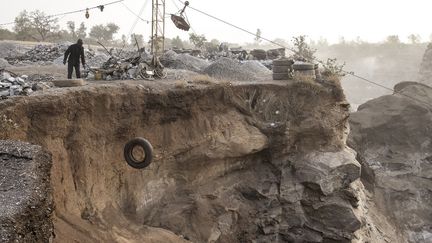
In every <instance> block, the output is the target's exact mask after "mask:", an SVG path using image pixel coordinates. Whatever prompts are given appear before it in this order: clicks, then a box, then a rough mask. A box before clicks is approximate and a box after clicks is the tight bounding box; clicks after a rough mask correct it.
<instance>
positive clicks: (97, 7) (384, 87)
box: [0, 0, 432, 106]
mask: <svg viewBox="0 0 432 243" xmlns="http://www.w3.org/2000/svg"><path fill="white" fill-rule="evenodd" d="M123 1H125V0H117V1H113V2H109V3H105V4H100V5H97V6H94V7H90V8H85V9H79V10H75V11H70V12H64V13H58V14H53V15H48V16H47V17H49V18H55V17H60V16H62V17H64V16H66V15H69V14H75V13H80V12H85V11H89V10H92V9H100V10H101V11H103V8H104V7H105V6H109V5H113V4H117V3H122V5H123V6H124V7H125V8H126V9H127V10H128V11H129V12H130V13H131V14H133V15H134V16H135V17H136V20H135V22H134V24H133V25H132V27H131V30H130V32H132V31H133V29H134V28H135V26H136V24H137V22H138V20H141V21H143V22H146V23H149V22H150V21H148V20H145V19H143V18H142V17H141V15H142V12H143V10H144V8H145V6H146V3H147V1H146V2H145V3H144V5H143V7H142V8H141V10H140V12H139V14H136V13H135V12H133V11H132V10H131V9H130V8H129V7H127V5H125V4H124V3H123ZM178 1H179V2H180V3H182V4H183V5H184V4H185V2H184V1H182V0H178ZM172 2H173V3H174V5H175V6H176V7H177V8H179V7H178V5H177V4H176V3H175V2H174V1H172ZM188 8H190V9H192V10H194V11H196V12H198V13H201V14H203V15H205V16H207V17H210V18H212V19H215V20H217V21H219V22H222V23H224V24H226V25H229V26H231V27H233V28H235V29H238V30H240V31H243V32H245V33H247V34H250V35H252V36H254V37H256V38H259V39H261V40H265V41H267V42H269V43H272V44H274V45H276V46H280V47H282V48H285V49H287V50H289V51H291V52H293V53H295V54H297V55H301V54H300V53H298V51H296V50H294V49H293V48H290V47H287V46H284V45H282V44H280V43H277V42H275V41H272V40H270V39H268V38H265V37H262V36H261V35H257V34H256V33H253V32H251V31H249V30H247V29H245V28H242V27H240V26H237V25H235V24H233V23H230V22H228V21H225V20H223V19H221V18H218V17H216V16H214V15H211V14H209V13H206V12H204V11H201V10H199V9H197V8H194V7H192V6H190V5H188ZM12 24H15V22H8V23H2V24H0V26H6V25H12ZM192 30H193V29H192ZM193 32H195V31H193ZM129 35H130V34H129ZM127 38H130V36H128V37H127ZM312 61H316V62H318V63H320V64H324V62H322V61H321V60H318V59H317V58H314V60H312ZM342 72H343V73H344V74H346V75H351V76H353V77H355V78H357V79H359V80H362V81H364V82H367V83H370V84H373V85H375V86H378V87H380V88H383V89H386V90H388V91H392V92H393V93H395V94H400V95H402V96H404V97H406V98H409V99H412V100H414V101H417V102H419V103H422V104H425V105H427V106H431V105H432V104H430V103H427V102H424V101H422V100H420V99H417V98H415V97H412V96H409V95H407V94H403V93H400V92H397V91H395V90H394V89H392V88H389V87H387V86H385V85H382V84H380V83H378V82H375V81H372V80H370V79H367V78H365V77H362V76H359V75H356V74H354V72H348V71H345V70H342Z"/></svg>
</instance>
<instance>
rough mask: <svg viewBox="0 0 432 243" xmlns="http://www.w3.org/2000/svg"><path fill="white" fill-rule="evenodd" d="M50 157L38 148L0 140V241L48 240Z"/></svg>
mask: <svg viewBox="0 0 432 243" xmlns="http://www.w3.org/2000/svg"><path fill="white" fill-rule="evenodd" d="M50 169H51V157H50V155H49V154H48V153H47V152H44V151H43V150H42V148H41V147H39V146H35V145H30V144H27V143H22V142H13V141H1V140H0V241H1V242H48V241H49V239H50V238H51V237H52V232H53V224H52V218H51V216H52V212H53V201H52V193H51V187H50V185H49V183H50Z"/></svg>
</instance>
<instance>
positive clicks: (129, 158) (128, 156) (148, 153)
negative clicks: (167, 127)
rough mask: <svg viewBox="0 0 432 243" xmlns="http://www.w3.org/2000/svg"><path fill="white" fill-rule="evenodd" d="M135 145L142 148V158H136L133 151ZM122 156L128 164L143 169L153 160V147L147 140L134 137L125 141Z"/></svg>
mask: <svg viewBox="0 0 432 243" xmlns="http://www.w3.org/2000/svg"><path fill="white" fill-rule="evenodd" d="M136 147H141V148H142V149H143V150H144V158H143V159H142V160H139V159H136V158H135V157H134V155H133V151H134V149H135V148H136ZM124 157H125V160H126V162H127V163H128V165H130V166H131V167H132V168H135V169H144V168H146V167H148V166H149V165H150V164H151V162H152V160H153V147H152V145H151V143H150V142H149V141H147V140H146V139H144V138H134V139H132V140H130V141H129V142H128V143H126V145H125V147H124Z"/></svg>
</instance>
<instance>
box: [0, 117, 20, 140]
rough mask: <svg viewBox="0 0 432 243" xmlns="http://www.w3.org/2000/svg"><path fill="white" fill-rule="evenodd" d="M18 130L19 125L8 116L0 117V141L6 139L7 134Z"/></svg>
mask: <svg viewBox="0 0 432 243" xmlns="http://www.w3.org/2000/svg"><path fill="white" fill-rule="evenodd" d="M16 129H18V124H16V123H15V122H14V121H13V120H12V119H10V118H8V117H7V116H6V115H4V114H3V115H0V139H6V138H7V134H8V133H9V132H10V131H13V130H16Z"/></svg>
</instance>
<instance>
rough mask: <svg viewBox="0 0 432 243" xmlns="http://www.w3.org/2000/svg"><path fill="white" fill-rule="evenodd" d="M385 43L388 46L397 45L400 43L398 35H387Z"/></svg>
mask: <svg viewBox="0 0 432 243" xmlns="http://www.w3.org/2000/svg"><path fill="white" fill-rule="evenodd" d="M386 43H388V44H399V43H401V41H400V39H399V36H398V35H389V36H387V38H386Z"/></svg>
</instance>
